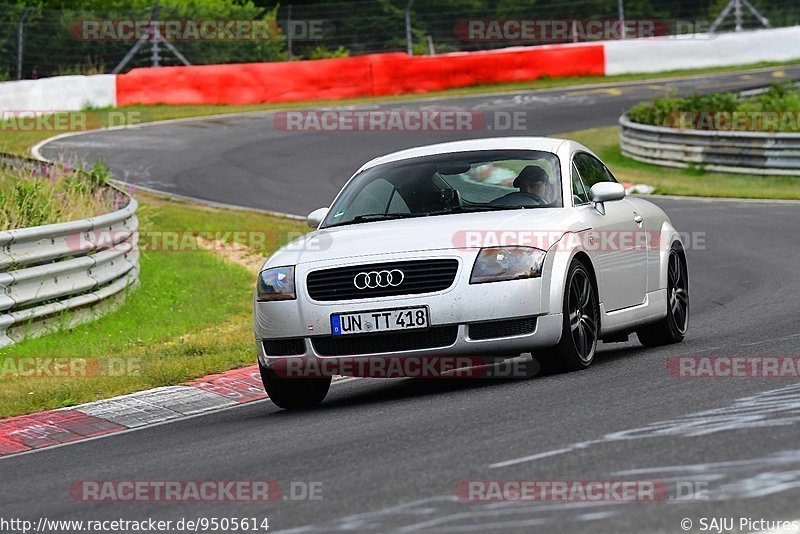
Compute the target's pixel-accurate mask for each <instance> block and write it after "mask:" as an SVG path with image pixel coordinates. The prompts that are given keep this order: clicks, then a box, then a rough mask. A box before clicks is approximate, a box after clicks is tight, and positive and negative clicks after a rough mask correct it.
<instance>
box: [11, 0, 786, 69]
mask: <svg viewBox="0 0 800 534" xmlns="http://www.w3.org/2000/svg"><path fill="white" fill-rule="evenodd" d="M216 5H217V6H219V5H220V4H216ZM796 24H800V3H798V2H797V1H796V0H570V1H568V2H565V1H563V0H515V1H514V2H509V1H507V0H442V1H437V2H430V1H416V2H415V1H413V0H411V1H409V0H350V1H342V2H325V3H300V4H289V3H287V4H280V5H275V6H273V7H254V6H253V5H252V4H248V5H229V6H227V7H225V8H216V9H203V8H198V7H186V6H183V7H175V6H169V5H153V6H149V7H147V8H141V9H127V10H126V9H116V10H106V11H98V10H88V9H58V10H55V9H41V8H31V7H25V6H22V5H3V4H0V80H8V79H33V78H39V77H46V76H56V75H65V74H97V73H111V72H126V71H128V70H130V69H132V68H136V67H150V66H164V65H181V64H192V65H203V64H220V63H244V62H262V61H287V60H294V59H318V58H324V57H341V56H347V55H351V56H352V55H359V54H367V53H376V52H406V53H412V54H415V55H423V54H441V53H447V52H454V51H473V50H486V49H495V48H503V47H509V46H520V45H536V44H553V43H561V42H586V41H595V40H607V39H629V38H634V37H652V36H667V35H681V34H693V33H697V32H700V33H703V32H708V31H709V30H711V31H713V32H718V33H721V32H728V31H737V30H746V29H753V28H761V27H765V26H771V27H782V26H792V25H796Z"/></svg>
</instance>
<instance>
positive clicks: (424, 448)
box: [0, 69, 800, 533]
mask: <svg viewBox="0 0 800 534" xmlns="http://www.w3.org/2000/svg"><path fill="white" fill-rule="evenodd" d="M774 70H778V69H773V70H768V71H762V72H760V73H748V74H744V75H743V74H729V75H721V76H715V77H702V78H695V79H692V80H683V81H654V82H644V83H635V84H629V85H624V86H614V87H609V88H605V89H602V90H599V89H597V88H577V89H567V90H563V89H559V90H547V91H536V92H529V93H517V94H509V95H491V96H480V97H469V98H463V99H448V100H437V101H427V102H410V103H406V104H392V105H384V106H381V107H382V108H394V107H410V108H413V107H418V106H421V105H422V106H431V107H437V108H443V107H447V108H459V109H461V108H465V109H466V108H468V109H481V110H485V111H489V112H496V111H498V110H499V111H518V110H524V111H526V112H527V116H528V128H529V131H527V132H500V134H501V135H508V134H509V133H511V134H515V135H534V134H549V133H556V132H568V131H571V130H578V129H583V128H589V127H595V126H602V125H610V124H614V123H615V121H616V119H617V117H618V116H619V114H620V112H622V111H623V110H624V109H626V108H627V107H629V106H630V105H631V104H633V103H634V102H637V101H639V100H642V99H644V98H647V97H650V96H653V95H654V94H656V93H659V92H660V93H663V92H665V91H666V90H668V88H670V87H675V88H677V89H678V91H679V92H680V93H689V92H692V91H710V90H715V89H720V88H739V87H750V86H755V85H759V84H763V83H764V82H765V81H771V80H774V79H775V76H774V74H773V71H774ZM779 70H781V71H782V72H783V75H784V76H785V77H786V78H794V77H799V76H798V75H800V69H779ZM364 107H365V108H366V107H367V106H364ZM359 108H361V107H359ZM496 133H498V132H495V131H477V132H469V134H468V136H471V137H478V136H485V135H493V134H496ZM462 137H465V136H464V134H463V133H454V132H450V133H437V132H423V133H419V132H415V133H406V134H403V133H399V132H374V133H339V132H337V133H333V132H329V133H300V132H283V131H276V130H275V129H274V128H273V123H272V113H256V114H250V115H246V116H240V117H225V118H216V119H214V118H212V119H205V120H196V121H188V122H179V123H172V124H166V125H153V126H145V127H142V128H140V129H134V130H120V131H112V132H105V133H92V134H87V135H82V136H77V137H71V138H66V139H62V140H59V141H56V142H53V143H50V144H49V145H47V146H46V147H45V149H44V151H43V152H44V154H45V156H48V157H55V156H56V155H58V154H65V153H66V154H67V155H68V156H72V155H73V154H79V155H80V156H81V157H85V158H86V159H87V160H93V159H95V158H97V157H99V156H104V157H105V159H106V161H107V162H108V163H110V164H111V165H112V167H113V168H114V170H115V172H116V173H117V174H118V175H119V176H120V177H123V178H125V179H128V180H130V181H133V182H138V183H140V184H142V185H145V186H149V187H152V188H156V189H161V190H164V191H168V192H172V193H177V194H182V195H188V196H192V197H197V198H202V199H207V200H213V201H218V202H225V203H233V204H240V205H245V206H251V207H257V208H264V209H273V210H279V211H284V212H291V213H299V214H304V213H306V212H308V211H310V210H311V209H313V208H316V207H318V206H322V205H327V204H328V203H329V202H330V200H331V198H332V196H333V194H334V193H335V192H336V191H337V190H338V188H339V187H340V186H341V185H342V183H343V182H344V181H345V180H346V179H347V178H348V177H349V176H350V175H351V174H352V172H353V171H354V170H355V169H356V168H357V167H358V166H360V164H361V163H362V162H363V161H365V160H367V159H369V158H371V157H373V156H376V155H379V154H382V153H385V152H389V151H392V150H396V149H402V148H406V147H410V146H414V145H418V144H425V143H430V142H437V141H445V140H451V139H456V138H462ZM655 202H656V203H657V204H659V205H660V206H662V207H663V208H664V209H665V210H666V211H667V213H668V214H669V215H670V216H671V217H672V220H673V222H674V223H675V224H676V226H677V227H678V228H679V230H681V231H683V232H696V233H697V234H695V235H696V236H698V239H697V240H696V242H695V244H694V246H692V247H690V250H689V251H688V260H689V271H690V284H691V286H690V287H691V303H692V310H691V313H692V319H691V325H690V331H689V334H688V336H687V339H686V341H685V342H684V343H682V344H680V345H673V346H668V347H663V348H658V349H645V348H643V347H641V346H640V345H639V344H638V342H636V340H635V336H633V337H632V341H631V342H628V343H622V344H605V345H602V346H601V348H600V353H599V354H598V357H597V360H596V361H595V365H594V366H593V367H592V368H591V369H590V370H587V371H584V372H580V373H572V374H563V375H554V376H544V377H535V378H532V379H527V380H510V379H506V380H502V379H470V380H428V381H425V380H417V379H408V380H367V379H356V380H347V381H343V382H340V383H338V384H335V385H334V386H332V388H331V392H330V394H329V396H328V398H327V400H326V402H325V403H324V404H323V405H322V406H321V407H320V408H319V409H315V410H312V411H304V412H285V411H281V410H279V409H277V408H275V407H274V406H273V405H272V404H271V403H270V402H269V401H261V402H256V403H251V404H247V405H242V406H239V407H236V408H233V409H229V410H224V411H221V412H217V413H213V414H210V415H204V416H201V417H196V418H192V419H187V420H183V421H179V422H175V423H171V424H165V425H161V426H156V427H150V428H145V429H142V430H138V431H134V432H129V433H124V434H119V435H115V436H110V437H107V438H103V439H97V440H92V441H86V442H81V443H78V444H74V445H69V446H64V447H59V448H54V449H44V450H41V451H37V452H34V453H31V454H24V455H20V456H15V457H9V458H7V459H3V460H0V480H2V481H3V483H2V484H0V502H1V503H2V505H1V507H2V510H3V515H4V516H6V517H22V518H29V519H35V518H38V517H40V516H46V517H48V518H49V519H115V518H120V517H122V518H128V519H139V520H141V519H145V518H147V517H153V518H156V519H180V518H182V517H186V518H194V517H198V516H202V517H220V518H221V517H251V516H257V517H264V516H267V517H269V520H270V526H271V527H272V529H274V530H281V531H283V530H290V529H297V530H296V531H301V532H303V531H320V532H332V531H340V530H341V531H374V532H406V531H416V530H419V531H430V532H471V531H476V532H490V531H496V530H501V529H502V530H509V531H520V532H523V531H531V530H534V531H540V532H607V533H620V532H643V533H651V532H664V533H677V532H684V530H682V528H681V520H682V519H684V518H688V519H690V520H692V521H693V522H694V527H693V528H692V530H691V531H692V532H700V524H701V523H700V521H701V518H711V517H717V518H721V517H732V518H735V520H736V522H737V527H738V520H739V518H741V517H746V518H751V519H762V518H763V519H768V520H776V519H789V520H792V519H798V518H800V512H798V510H797V502H798V499H800V443H798V435H800V433H798V428H799V427H798V426H795V425H800V384H798V381H797V380H796V379H784V378H737V379H734V378H730V379H725V378H716V379H715V378H677V377H674V376H671V375H670V374H669V373H668V372H667V362H668V360H669V359H670V358H673V357H677V356H711V355H715V356H765V355H768V356H775V355H797V354H798V352H800V351H798V346H800V329H798V326H797V325H798V318H797V317H798V312H799V311H800V306H798V303H797V302H798V301H797V295H798V294H800V277H798V275H797V263H796V261H795V260H796V257H797V251H798V250H800V234H798V231H797V229H798V228H800V209H798V208H799V207H800V205H798V204H797V203H770V202H734V201H707V200H685V199H658V198H657V199H655ZM700 236H702V237H700ZM127 479H135V480H265V479H270V480H278V481H280V482H281V483H282V484H284V485H285V486H288V484H289V482H290V481H306V482H322V485H323V486H322V487H323V490H322V500H318V501H297V502H289V501H285V502H284V501H278V502H275V503H271V504H250V503H230V502H227V503H225V502H223V503H203V504H197V503H168V502H157V503H83V502H75V501H74V500H72V499H71V498H70V495H69V493H68V488H69V486H70V484H72V483H73V482H75V481H77V480H127ZM476 479H477V480H489V479H498V480H521V479H536V480H606V479H628V480H659V481H663V482H665V483H666V484H667V486H668V487H669V489H670V492H669V493H670V498H668V499H666V500H663V501H658V502H650V503H642V502H629V503H622V502H572V503H564V502H544V503H534V504H530V503H528V504H519V503H492V502H483V503H467V502H461V501H459V499H458V498H457V497H456V496H455V494H454V488H455V486H456V484H457V483H458V482H459V481H463V480H476ZM679 486H680V487H683V488H686V487H691V488H692V489H694V490H696V491H697V492H698V493H695V494H694V496H693V497H691V496H690V497H687V498H683V499H679V498H676V497H677V495H678V489H677V488H678V487H679ZM704 488H707V489H708V491H707V492H704V491H702V490H703V489H704ZM748 530H750V529H745V530H744V531H745V532H746V531H748ZM735 532H738V530H736V531H735Z"/></svg>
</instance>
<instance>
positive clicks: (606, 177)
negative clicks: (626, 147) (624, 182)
mask: <svg viewBox="0 0 800 534" xmlns="http://www.w3.org/2000/svg"><path fill="white" fill-rule="evenodd" d="M572 161H573V163H574V164H575V166H576V167H577V168H578V171H579V172H580V174H581V178H583V184H584V186H585V187H586V189H587V190H589V189H591V188H592V186H593V185H594V184H596V183H598V182H616V180H615V179H614V177H613V176H612V175H611V173H609V172H608V170H606V166H605V165H603V164H602V163H601V162H600V160H599V159H597V158H595V157H594V156H590V155H589V154H587V153H586V152H579V153H577V154H575V157H574V158H573V160H572Z"/></svg>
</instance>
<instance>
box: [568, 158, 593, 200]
mask: <svg viewBox="0 0 800 534" xmlns="http://www.w3.org/2000/svg"><path fill="white" fill-rule="evenodd" d="M572 197H573V198H572V200H573V202H572V203H573V204H575V205H576V206H577V205H578V204H586V203H587V202H589V195H588V193H587V192H586V189H585V188H584V187H583V181H582V180H581V175H580V173H579V172H578V169H577V168H576V167H575V163H574V162H573V163H572Z"/></svg>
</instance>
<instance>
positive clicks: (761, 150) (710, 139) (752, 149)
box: [619, 115, 800, 176]
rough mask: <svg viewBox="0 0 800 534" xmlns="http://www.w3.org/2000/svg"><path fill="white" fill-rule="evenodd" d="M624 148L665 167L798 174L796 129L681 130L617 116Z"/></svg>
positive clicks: (635, 156)
mask: <svg viewBox="0 0 800 534" xmlns="http://www.w3.org/2000/svg"><path fill="white" fill-rule="evenodd" d="M619 124H620V126H621V129H620V138H619V140H620V149H621V150H622V154H623V155H625V156H628V157H629V158H633V159H635V160H637V161H642V162H645V163H652V164H654V165H662V166H665V167H688V166H690V165H697V166H702V167H703V168H705V169H706V170H710V171H723V172H735V173H747V174H764V175H767V174H775V175H794V176H797V175H798V174H800V134H792V133H766V132H741V131H709V130H689V129H686V130H682V129H679V128H666V127H663V126H650V125H647V124H638V123H635V122H633V121H631V120H630V119H629V118H628V116H627V115H623V116H622V117H620V119H619Z"/></svg>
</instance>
